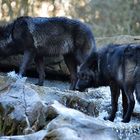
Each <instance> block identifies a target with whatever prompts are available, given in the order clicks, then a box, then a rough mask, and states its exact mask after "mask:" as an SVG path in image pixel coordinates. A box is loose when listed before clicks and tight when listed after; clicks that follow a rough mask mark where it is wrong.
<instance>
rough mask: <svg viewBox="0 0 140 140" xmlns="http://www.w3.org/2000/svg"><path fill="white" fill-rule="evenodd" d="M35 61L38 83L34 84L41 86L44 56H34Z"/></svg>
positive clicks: (43, 73)
mask: <svg viewBox="0 0 140 140" xmlns="http://www.w3.org/2000/svg"><path fill="white" fill-rule="evenodd" d="M35 63H36V68H37V71H38V74H39V79H38V83H36V85H39V86H43V83H44V80H45V68H44V57H42V56H41V57H35Z"/></svg>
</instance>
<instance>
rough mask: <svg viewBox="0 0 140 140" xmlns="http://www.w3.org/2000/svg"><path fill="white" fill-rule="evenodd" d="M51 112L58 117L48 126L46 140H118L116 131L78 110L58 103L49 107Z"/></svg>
mask: <svg viewBox="0 0 140 140" xmlns="http://www.w3.org/2000/svg"><path fill="white" fill-rule="evenodd" d="M49 111H51V114H52V113H53V114H55V115H56V116H57V117H56V118H55V119H53V120H52V121H51V122H50V123H49V124H48V126H47V129H48V134H47V135H46V140H53V139H57V140H84V139H86V140H93V139H100V140H104V138H106V139H110V140H117V139H118V138H117V135H116V133H115V131H113V129H112V128H109V127H108V126H107V125H106V124H105V123H103V122H102V121H99V120H97V119H94V118H92V117H89V116H87V115H85V114H83V113H81V112H79V111H77V110H74V109H70V108H66V107H65V106H63V105H61V104H59V103H58V102H55V103H54V104H52V105H51V106H49V109H48V112H49ZM66 112H67V113H66ZM48 114H49V113H48ZM66 132H67V133H66Z"/></svg>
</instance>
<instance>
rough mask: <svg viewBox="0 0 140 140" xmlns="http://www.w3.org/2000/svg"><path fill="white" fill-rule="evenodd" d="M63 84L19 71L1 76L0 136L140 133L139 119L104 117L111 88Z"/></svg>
mask: <svg viewBox="0 0 140 140" xmlns="http://www.w3.org/2000/svg"><path fill="white" fill-rule="evenodd" d="M62 84H63V85H61V86H58V85H57V82H55V81H52V82H50V83H49V82H48V83H47V85H46V87H43V86H42V87H39V86H36V85H34V84H30V83H28V82H27V80H26V78H25V77H24V78H19V77H18V75H15V73H10V74H8V76H6V77H3V76H0V135H1V137H0V139H1V140H2V139H6V140H11V139H16V140H33V139H35V140H55V139H56V140H84V139H86V140H94V139H100V140H104V138H106V139H109V140H118V139H122V138H123V139H124V140H126V139H127V136H128V135H129V137H132V138H133V139H135V137H136V138H137V137H138V136H140V135H139V130H140V125H139V123H137V122H135V123H129V124H123V123H121V122H120V123H118V122H119V121H118V120H117V123H116V122H114V123H112V122H109V121H104V120H103V117H104V116H103V114H104V112H105V111H106V114H105V115H108V114H107V112H109V111H110V92H109V90H108V89H107V88H102V89H88V91H87V92H78V91H70V90H67V89H66V87H65V86H64V83H62ZM54 86H55V87H54ZM120 106H121V102H120V103H119V108H120ZM136 112H137V111H136ZM117 114H119V113H117ZM119 116H120V114H119ZM137 116H138V114H137ZM117 117H118V115H117ZM115 121H116V120H115ZM13 135H16V136H13Z"/></svg>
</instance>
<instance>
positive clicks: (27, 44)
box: [0, 17, 95, 89]
mask: <svg viewBox="0 0 140 140" xmlns="http://www.w3.org/2000/svg"><path fill="white" fill-rule="evenodd" d="M94 50H95V41H94V37H93V34H92V32H91V30H90V29H89V27H87V25H85V24H84V23H82V22H80V21H77V20H72V19H68V18H63V17H53V18H43V17H34V18H33V17H19V18H17V19H16V20H14V21H13V22H12V23H9V24H8V25H6V26H4V27H0V56H1V57H6V56H10V55H15V54H18V53H23V54H24V56H23V62H22V64H21V66H20V70H19V74H20V75H23V74H24V72H25V70H26V68H27V65H28V64H29V62H30V60H31V59H34V60H35V63H36V65H37V70H38V73H39V81H38V85H43V82H44V79H45V72H44V57H45V56H58V55H63V56H64V60H65V63H66V65H67V67H68V69H69V71H70V75H71V86H70V89H75V83H76V79H77V78H76V77H77V76H76V74H77V66H78V65H80V64H81V63H82V62H83V60H84V59H85V57H86V56H87V55H88V53H89V52H91V51H94Z"/></svg>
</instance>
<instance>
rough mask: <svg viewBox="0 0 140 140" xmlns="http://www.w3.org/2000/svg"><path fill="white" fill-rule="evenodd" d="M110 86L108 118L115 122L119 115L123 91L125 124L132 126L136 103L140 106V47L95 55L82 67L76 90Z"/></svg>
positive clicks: (115, 47) (116, 48)
mask: <svg viewBox="0 0 140 140" xmlns="http://www.w3.org/2000/svg"><path fill="white" fill-rule="evenodd" d="M100 86H110V90H111V104H112V111H111V114H110V115H109V116H108V117H106V118H105V119H108V120H110V121H113V120H114V118H115V114H116V112H117V106H118V97H119V95H120V90H121V91H122V102H123V120H122V121H123V122H129V121H130V118H131V114H132V112H133V109H134V105H135V99H134V95H133V92H134V91H135V93H136V99H137V100H138V102H139V103H140V45H137V44H125V45H108V46H107V47H105V48H103V49H101V50H100V51H98V52H94V53H92V54H91V55H90V56H89V57H88V58H87V59H86V61H85V62H84V63H83V64H82V65H81V67H80V71H79V73H78V82H77V85H76V88H77V89H78V90H81V91H82V90H84V89H85V88H88V87H100Z"/></svg>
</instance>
